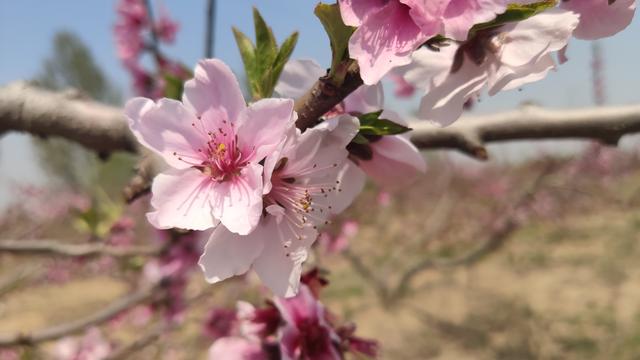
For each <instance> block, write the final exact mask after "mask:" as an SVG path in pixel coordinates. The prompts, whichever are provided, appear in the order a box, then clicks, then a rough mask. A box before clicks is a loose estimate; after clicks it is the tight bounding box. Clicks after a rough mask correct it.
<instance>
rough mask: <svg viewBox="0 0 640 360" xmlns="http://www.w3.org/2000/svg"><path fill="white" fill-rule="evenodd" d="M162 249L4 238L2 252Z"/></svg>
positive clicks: (145, 252)
mask: <svg viewBox="0 0 640 360" xmlns="http://www.w3.org/2000/svg"><path fill="white" fill-rule="evenodd" d="M160 251H161V249H159V248H155V247H150V246H129V247H125V248H120V247H113V246H107V245H104V244H65V243H61V242H58V241H53V240H2V241H0V252H10V253H12V254H22V255H38V254H40V255H58V256H69V257H77V256H86V257H90V256H100V255H106V256H113V257H131V256H153V255H158V254H159V253H160Z"/></svg>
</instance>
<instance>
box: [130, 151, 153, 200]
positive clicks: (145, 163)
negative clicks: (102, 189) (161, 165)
mask: <svg viewBox="0 0 640 360" xmlns="http://www.w3.org/2000/svg"><path fill="white" fill-rule="evenodd" d="M154 175H155V171H154V157H153V155H151V154H145V155H144V156H143V157H142V159H141V160H140V161H139V162H138V164H137V165H136V168H135V175H134V176H133V177H132V178H131V180H129V183H128V184H127V186H125V188H124V190H123V191H122V192H123V196H124V199H125V201H126V202H127V203H128V204H131V203H132V202H134V201H135V200H137V199H139V198H140V197H142V196H144V195H146V194H148V193H149V192H151V183H152V182H153V177H154Z"/></svg>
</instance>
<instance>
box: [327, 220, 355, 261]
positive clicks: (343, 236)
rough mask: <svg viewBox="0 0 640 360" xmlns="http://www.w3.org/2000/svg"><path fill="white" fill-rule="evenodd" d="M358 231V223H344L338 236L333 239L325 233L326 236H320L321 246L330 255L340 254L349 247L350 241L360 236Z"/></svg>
mask: <svg viewBox="0 0 640 360" xmlns="http://www.w3.org/2000/svg"><path fill="white" fill-rule="evenodd" d="M358 229H359V226H358V222H357V221H354V220H348V221H345V222H344V223H342V227H341V228H340V233H339V234H338V236H336V237H331V235H329V234H327V233H323V234H322V235H324V236H322V235H321V236H320V241H321V245H322V246H323V247H324V248H325V250H326V251H327V253H329V254H335V253H340V252H342V251H343V250H344V249H346V248H347V247H349V241H350V240H351V239H352V238H354V237H355V236H356V235H357V234H358Z"/></svg>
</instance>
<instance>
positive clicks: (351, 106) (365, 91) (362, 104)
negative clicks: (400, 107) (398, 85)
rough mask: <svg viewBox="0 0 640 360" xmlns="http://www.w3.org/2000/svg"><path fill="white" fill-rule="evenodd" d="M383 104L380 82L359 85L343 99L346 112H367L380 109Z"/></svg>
mask: <svg viewBox="0 0 640 360" xmlns="http://www.w3.org/2000/svg"><path fill="white" fill-rule="evenodd" d="M383 104H384V93H383V91H382V84H380V83H378V84H376V85H372V86H367V85H363V86H360V87H359V88H358V89H357V90H356V91H354V92H352V93H351V94H350V95H349V96H347V98H346V99H344V109H345V111H346V112H348V113H360V114H367V113H370V112H374V111H378V110H381V109H382V107H383Z"/></svg>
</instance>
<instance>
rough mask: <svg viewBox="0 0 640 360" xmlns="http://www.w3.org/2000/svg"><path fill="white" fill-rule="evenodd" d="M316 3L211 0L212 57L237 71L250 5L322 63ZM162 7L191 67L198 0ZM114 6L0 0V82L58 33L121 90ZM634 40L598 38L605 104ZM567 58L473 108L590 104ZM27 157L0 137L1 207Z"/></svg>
mask: <svg viewBox="0 0 640 360" xmlns="http://www.w3.org/2000/svg"><path fill="white" fill-rule="evenodd" d="M316 3H317V1H316V0H313V1H312V0H253V1H249V0H218V9H217V13H218V14H217V15H218V16H217V24H216V30H217V31H216V46H215V52H216V57H219V58H221V59H222V60H224V61H225V62H227V63H228V64H229V65H230V66H231V67H232V69H234V71H236V72H237V73H239V72H240V71H241V69H242V65H241V62H240V57H239V55H238V51H237V49H236V47H235V43H234V40H233V36H232V33H231V26H236V27H238V28H240V29H241V30H243V31H244V32H246V33H247V34H249V35H252V31H253V25H252V18H251V7H252V6H256V7H258V9H259V10H260V11H261V13H262V14H263V16H264V18H265V19H266V20H267V22H268V23H269V24H270V25H271V26H272V27H273V30H274V32H275V34H276V37H277V38H278V39H279V40H282V39H283V38H285V37H286V36H287V35H288V34H290V33H291V32H292V31H295V30H297V31H299V32H300V39H299V42H298V44H299V45H298V47H297V48H296V50H295V52H294V55H293V56H294V58H302V57H305V58H314V59H316V60H317V61H318V62H320V63H321V64H323V65H327V64H328V62H329V56H330V52H329V46H328V40H327V39H326V37H325V34H324V33H323V30H322V27H321V25H320V23H319V22H318V21H317V20H316V18H315V17H314V15H313V7H314V5H315V4H316ZM164 5H165V6H166V7H167V9H168V10H169V12H170V13H171V14H172V16H173V17H174V18H175V19H176V20H178V21H179V22H180V26H181V27H180V31H179V33H178V37H177V41H176V44H175V45H174V46H170V47H167V48H165V49H164V50H165V51H166V52H167V53H168V54H169V55H171V56H172V57H174V58H176V59H179V60H180V61H182V62H183V63H184V64H186V65H187V66H189V67H191V66H193V64H195V62H196V61H197V60H198V59H199V58H201V57H202V54H203V49H204V44H203V41H204V37H203V35H204V9H205V0H189V1H185V0H183V1H177V0H164ZM114 7H115V1H107V0H90V1H88V0H55V1H42V0H20V1H11V0H0V85H3V84H6V83H8V82H11V81H14V80H17V79H29V78H31V77H33V76H34V75H35V74H36V73H37V72H38V71H39V69H40V67H41V64H42V60H43V59H44V58H45V57H46V56H47V55H48V54H49V53H50V50H51V39H52V37H53V35H54V34H55V32H56V31H59V30H63V29H65V30H70V31H73V32H75V33H76V34H77V35H79V36H80V37H81V38H82V40H84V42H85V43H86V44H88V46H89V47H90V49H91V51H92V53H93V55H94V56H95V58H96V59H97V61H98V63H99V64H100V66H101V67H102V68H103V69H104V71H105V72H106V73H107V74H108V75H109V76H110V78H111V79H112V81H113V82H114V83H115V84H116V85H117V86H119V87H121V88H122V89H123V90H125V93H127V91H128V88H129V79H128V77H127V74H126V73H125V72H124V71H123V69H122V68H121V66H120V64H119V62H118V60H117V59H116V57H115V48H114V44H113V39H112V36H111V30H112V26H113V24H114V22H115V11H114ZM639 36H640V20H638V19H637V17H636V19H635V20H634V22H633V23H632V24H631V26H630V27H629V28H628V29H627V30H625V31H624V32H623V33H621V34H618V35H617V36H615V37H613V38H610V39H605V40H602V41H601V45H602V48H603V52H604V56H605V67H606V70H605V71H606V79H607V95H608V102H609V103H610V104H626V103H634V102H638V101H640V91H638V86H639V84H640V71H638V58H640V47H639V46H638V44H639V40H638V38H639ZM569 57H570V61H569V63H567V64H565V65H563V66H561V67H560V68H559V69H558V71H557V72H556V73H553V74H550V75H549V76H548V77H547V79H545V80H543V81H540V82H538V83H536V84H533V85H528V86H526V87H525V88H524V89H522V91H512V92H506V93H500V94H498V95H497V96H495V97H493V98H484V99H483V100H482V102H481V103H480V104H479V105H478V106H477V107H476V109H475V110H474V111H477V112H492V111H498V110H502V109H509V108H513V107H515V106H517V105H518V104H519V103H521V102H522V101H525V100H527V101H534V102H536V103H538V104H541V105H544V106H550V107H580V106H587V105H590V104H591V103H592V97H591V78H590V76H591V74H590V65H589V63H590V44H589V43H588V42H583V41H577V40H575V41H572V42H571V44H570V48H569ZM387 98H388V101H387V105H388V106H390V107H392V108H394V109H395V110H397V111H398V112H400V113H409V112H411V111H412V110H414V109H415V108H416V107H417V103H418V99H413V100H409V101H397V100H394V99H391V97H390V96H388V97H387ZM30 156H31V155H30V151H29V147H28V141H27V140H26V138H25V137H24V136H18V135H9V136H5V137H4V138H2V139H0V205H1V204H2V203H5V202H6V200H7V196H8V191H7V188H8V186H9V184H10V183H12V182H15V181H27V182H36V183H38V182H41V181H42V174H41V173H39V172H38V170H37V169H35V168H34V167H33V166H31V165H29V163H30V161H29V160H30Z"/></svg>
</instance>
